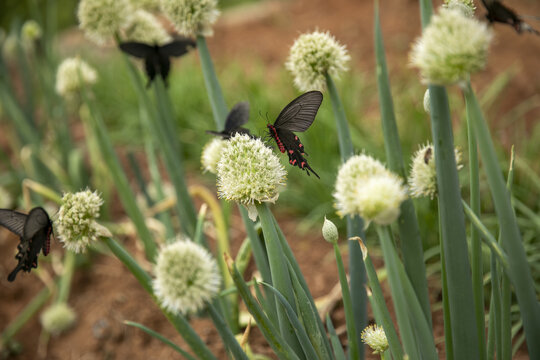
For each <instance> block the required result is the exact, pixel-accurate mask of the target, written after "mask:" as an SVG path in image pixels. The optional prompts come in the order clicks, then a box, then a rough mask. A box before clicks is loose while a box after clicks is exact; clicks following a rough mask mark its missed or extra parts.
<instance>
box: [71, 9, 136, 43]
mask: <svg viewBox="0 0 540 360" xmlns="http://www.w3.org/2000/svg"><path fill="white" fill-rule="evenodd" d="M133 12H134V11H133V7H132V3H131V2H130V1H129V0H81V1H80V2H79V8H78V9H77V17H78V18H79V27H80V28H81V29H82V30H83V31H84V33H85V35H86V36H87V37H88V38H89V39H90V40H92V41H94V42H95V43H97V44H98V45H101V44H103V43H105V42H106V41H108V40H111V39H113V38H114V37H115V35H117V34H118V33H119V32H120V30H121V29H122V28H124V27H125V26H126V25H128V24H129V22H130V21H131V16H132V14H133Z"/></svg>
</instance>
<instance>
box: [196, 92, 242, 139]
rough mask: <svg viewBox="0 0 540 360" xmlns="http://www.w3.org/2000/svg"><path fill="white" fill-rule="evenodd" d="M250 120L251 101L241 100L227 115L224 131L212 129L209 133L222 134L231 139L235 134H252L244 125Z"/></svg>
mask: <svg viewBox="0 0 540 360" xmlns="http://www.w3.org/2000/svg"><path fill="white" fill-rule="evenodd" d="M248 120H249V103H248V102H247V101H244V102H239V103H238V104H236V105H234V107H233V108H232V109H231V111H230V112H229V115H227V120H225V129H224V130H223V131H210V130H207V131H206V132H207V133H209V134H213V135H217V136H221V137H223V138H224V139H229V138H230V137H231V136H233V135H234V134H237V133H238V134H247V135H250V133H249V130H248V129H245V128H243V127H242V125H244V124H245V123H247V122H248Z"/></svg>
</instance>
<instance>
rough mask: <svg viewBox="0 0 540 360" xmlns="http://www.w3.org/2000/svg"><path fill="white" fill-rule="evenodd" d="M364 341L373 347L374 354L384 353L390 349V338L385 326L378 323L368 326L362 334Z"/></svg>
mask: <svg viewBox="0 0 540 360" xmlns="http://www.w3.org/2000/svg"><path fill="white" fill-rule="evenodd" d="M361 338H362V341H363V342H364V344H367V345H368V346H369V347H370V348H372V349H373V353H374V354H382V353H383V352H385V351H386V349H388V340H387V339H386V334H385V332H384V330H383V328H382V327H381V326H379V325H377V324H371V325H369V326H368V327H366V328H365V329H364V330H363V331H362V334H361Z"/></svg>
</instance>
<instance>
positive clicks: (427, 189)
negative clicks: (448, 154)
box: [409, 143, 463, 199]
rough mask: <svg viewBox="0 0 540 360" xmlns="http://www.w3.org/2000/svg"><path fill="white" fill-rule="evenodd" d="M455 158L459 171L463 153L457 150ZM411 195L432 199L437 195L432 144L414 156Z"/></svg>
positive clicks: (410, 178)
mask: <svg viewBox="0 0 540 360" xmlns="http://www.w3.org/2000/svg"><path fill="white" fill-rule="evenodd" d="M455 156H456V164H457V169H458V170H460V169H461V168H463V165H462V164H461V151H459V149H458V148H456V149H455ZM409 193H410V195H411V196H412V197H415V198H418V197H423V196H429V197H430V198H431V199H433V197H434V196H435V195H436V194H437V170H436V168H435V148H434V147H433V145H432V144H430V143H428V144H426V145H423V146H422V147H421V148H420V149H419V150H418V151H416V152H415V153H414V155H413V161H412V164H411V174H410V177H409Z"/></svg>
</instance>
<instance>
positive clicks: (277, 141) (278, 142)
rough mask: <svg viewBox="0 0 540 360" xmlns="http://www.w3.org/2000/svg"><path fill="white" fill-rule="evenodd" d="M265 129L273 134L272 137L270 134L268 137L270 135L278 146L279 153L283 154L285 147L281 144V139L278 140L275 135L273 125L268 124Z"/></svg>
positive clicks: (275, 131)
mask: <svg viewBox="0 0 540 360" xmlns="http://www.w3.org/2000/svg"><path fill="white" fill-rule="evenodd" d="M267 127H268V128H269V129H270V130H271V131H272V132H273V135H272V133H270V135H272V137H273V138H274V139H276V143H277V145H278V148H279V151H281V152H282V153H284V152H285V146H283V143H282V142H281V139H280V138H279V136H278V134H277V130H276V128H275V127H274V126H273V125H270V124H268V125H267Z"/></svg>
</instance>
